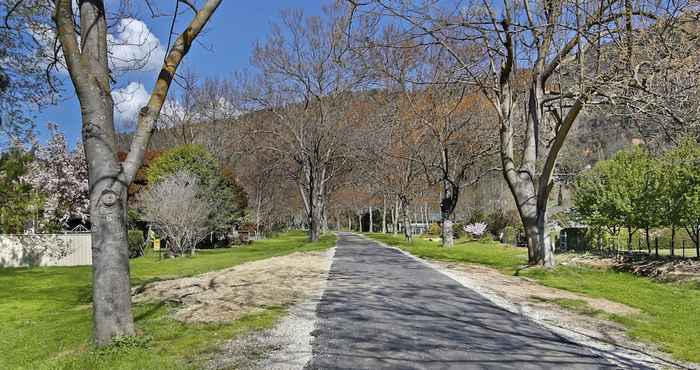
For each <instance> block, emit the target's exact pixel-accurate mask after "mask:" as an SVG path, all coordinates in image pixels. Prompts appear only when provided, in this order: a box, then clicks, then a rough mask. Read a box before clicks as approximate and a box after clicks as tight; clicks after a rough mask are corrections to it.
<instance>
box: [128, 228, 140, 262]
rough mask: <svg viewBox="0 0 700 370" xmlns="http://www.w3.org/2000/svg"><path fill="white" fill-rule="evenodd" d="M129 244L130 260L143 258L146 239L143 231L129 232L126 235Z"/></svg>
mask: <svg viewBox="0 0 700 370" xmlns="http://www.w3.org/2000/svg"><path fill="white" fill-rule="evenodd" d="M126 239H127V243H128V244H129V258H135V257H140V256H143V246H144V237H143V231H141V230H129V231H128V232H127V235H126Z"/></svg>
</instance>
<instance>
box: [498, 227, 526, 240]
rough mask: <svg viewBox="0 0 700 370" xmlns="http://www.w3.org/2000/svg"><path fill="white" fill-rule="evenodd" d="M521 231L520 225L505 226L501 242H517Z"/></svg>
mask: <svg viewBox="0 0 700 370" xmlns="http://www.w3.org/2000/svg"><path fill="white" fill-rule="evenodd" d="M521 233H522V227H518V226H506V227H505V228H504V229H503V236H502V237H501V243H506V244H514V245H515V244H517V243H518V236H519V235H520V234H521Z"/></svg>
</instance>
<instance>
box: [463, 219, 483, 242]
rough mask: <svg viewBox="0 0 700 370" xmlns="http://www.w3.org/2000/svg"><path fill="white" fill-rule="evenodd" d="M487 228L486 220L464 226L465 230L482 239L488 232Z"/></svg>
mask: <svg viewBox="0 0 700 370" xmlns="http://www.w3.org/2000/svg"><path fill="white" fill-rule="evenodd" d="M487 229H488V225H487V224H486V223H485V222H478V223H475V224H469V225H465V226H464V231H466V232H467V233H468V234H471V235H472V236H473V237H475V238H477V239H481V238H482V237H483V236H484V234H485V233H486V231H487Z"/></svg>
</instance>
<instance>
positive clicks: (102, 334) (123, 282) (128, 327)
mask: <svg viewBox="0 0 700 370" xmlns="http://www.w3.org/2000/svg"><path fill="white" fill-rule="evenodd" d="M220 1H221V0H210V1H208V2H207V3H206V4H204V6H203V7H202V9H201V10H199V11H198V12H197V14H196V15H195V17H194V19H193V20H192V22H191V23H190V25H189V27H187V29H186V30H185V31H184V32H183V33H182V34H181V35H180V36H179V37H178V38H177V39H176V41H175V43H174V45H173V47H172V48H171V49H170V50H169V51H168V54H167V56H166V60H165V62H164V64H163V68H162V69H161V72H160V74H159V75H158V78H157V80H156V84H155V87H154V90H153V92H152V94H151V97H150V100H149V101H148V105H146V106H145V107H143V108H142V109H141V111H140V114H139V117H138V126H137V130H136V132H135V134H134V138H133V140H132V144H131V148H130V151H129V154H128V155H127V158H126V160H125V161H124V163H122V164H120V163H119V162H118V160H117V152H116V135H115V129H114V118H113V112H114V102H113V100H112V96H111V92H112V91H111V84H110V82H111V80H110V72H109V67H108V61H107V23H106V18H105V14H106V10H105V7H104V2H103V1H102V0H94V1H84V0H81V1H79V2H78V9H79V12H80V13H79V17H75V15H74V14H73V7H72V6H71V5H72V4H71V1H69V0H57V1H56V2H55V6H56V8H55V13H54V17H53V18H54V21H55V23H56V31H57V36H58V39H59V41H60V43H61V47H62V50H63V54H64V57H65V60H66V66H67V68H68V73H69V75H70V78H71V81H72V83H73V87H74V88H75V92H76V95H77V97H78V100H79V102H80V109H81V113H82V126H83V130H82V136H83V143H84V150H85V157H86V159H87V162H88V182H89V184H90V190H89V192H90V194H89V197H90V222H91V224H92V256H93V257H92V258H93V259H92V266H93V320H94V339H95V343H96V344H97V345H98V346H103V345H106V344H109V343H111V341H112V339H113V338H115V337H119V336H130V335H134V334H135V331H134V320H133V316H132V313H131V286H130V283H129V252H128V246H127V238H126V230H127V228H126V227H127V223H126V214H127V192H126V189H127V187H128V186H129V184H130V183H131V181H132V180H133V178H134V176H135V175H136V171H138V169H139V167H141V164H142V162H143V156H144V153H145V151H146V147H147V145H148V141H149V139H150V136H151V133H152V131H153V127H154V124H155V122H156V120H157V119H158V115H159V113H160V109H161V108H162V106H163V103H164V102H165V97H166V95H167V93H168V89H169V87H170V83H171V81H172V79H173V76H174V75H175V71H176V70H177V67H178V65H179V64H180V62H181V61H182V58H183V57H184V56H185V54H187V51H188V50H189V48H190V46H191V45H192V42H193V41H194V39H195V38H196V37H197V35H198V34H199V32H200V31H201V30H202V28H203V27H204V25H205V24H206V23H207V21H208V20H209V18H210V17H211V15H212V14H213V13H214V11H215V10H216V8H217V7H218V5H219V3H220ZM76 18H79V19H80V27H79V28H78V27H76V24H75V22H74V20H75V19H76ZM76 29H79V30H80V31H79V32H80V34H77V33H76Z"/></svg>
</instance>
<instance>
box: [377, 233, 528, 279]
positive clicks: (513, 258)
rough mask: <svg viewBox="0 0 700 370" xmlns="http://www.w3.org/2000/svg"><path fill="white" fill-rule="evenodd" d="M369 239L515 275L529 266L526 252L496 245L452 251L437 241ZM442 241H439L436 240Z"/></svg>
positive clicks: (466, 245) (459, 244) (462, 245)
mask: <svg viewBox="0 0 700 370" xmlns="http://www.w3.org/2000/svg"><path fill="white" fill-rule="evenodd" d="M366 235H367V236H369V237H371V238H373V239H375V240H379V241H381V242H384V243H386V244H389V245H392V246H395V247H400V248H401V249H403V250H405V251H407V252H409V253H411V254H413V255H414V256H418V257H422V258H430V259H436V260H441V261H456V262H469V263H477V264H481V265H487V266H491V267H494V268H497V269H499V270H501V271H503V272H506V273H514V272H515V271H516V270H517V269H518V268H519V267H520V266H522V265H524V264H526V263H527V250H525V249H522V248H512V247H508V246H505V245H503V244H500V243H498V242H493V241H468V242H465V241H455V245H454V247H452V248H442V247H441V246H440V244H439V243H438V242H436V241H430V240H427V239H421V238H416V239H414V240H413V241H411V242H407V241H406V240H405V239H404V238H403V237H402V236H394V235H391V234H381V233H373V234H369V233H368V234H366ZM437 240H439V239H437Z"/></svg>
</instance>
